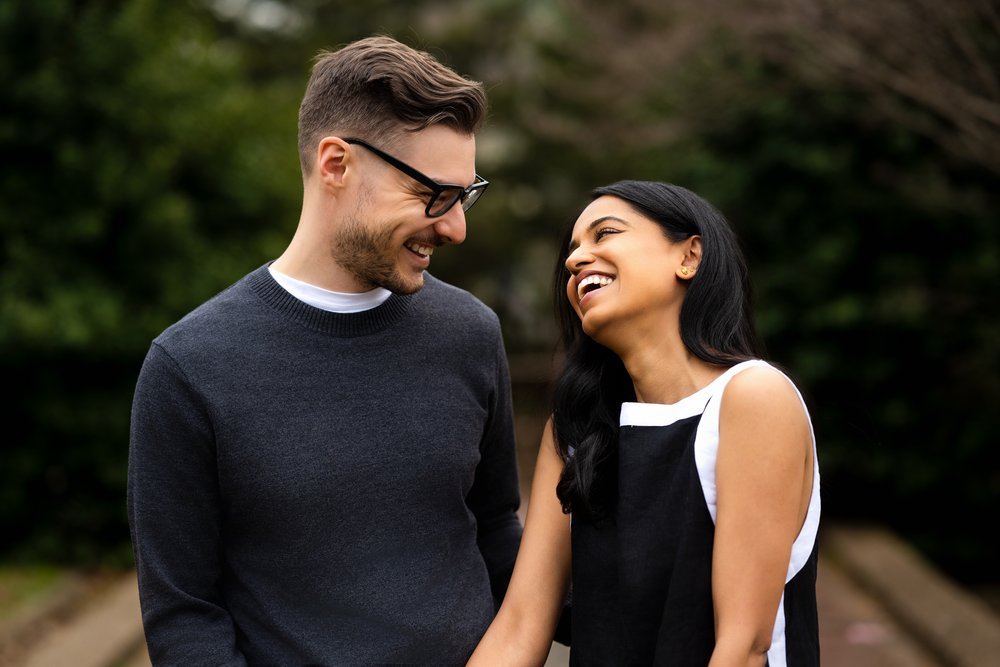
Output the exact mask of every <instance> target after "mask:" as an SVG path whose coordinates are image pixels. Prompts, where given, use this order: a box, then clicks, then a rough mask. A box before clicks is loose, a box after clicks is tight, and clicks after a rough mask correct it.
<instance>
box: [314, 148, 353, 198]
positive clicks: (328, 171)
mask: <svg viewBox="0 0 1000 667" xmlns="http://www.w3.org/2000/svg"><path fill="white" fill-rule="evenodd" d="M350 160H351V149H350V147H349V145H348V143H347V142H345V141H344V140H343V139H341V138H340V137H323V139H321V140H320V142H319V146H318V147H317V149H316V165H315V172H316V175H317V176H318V177H319V181H320V183H323V184H324V185H327V186H330V187H337V188H339V187H343V185H344V177H345V175H346V174H347V170H348V163H349V162H350Z"/></svg>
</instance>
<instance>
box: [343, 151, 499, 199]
mask: <svg viewBox="0 0 1000 667" xmlns="http://www.w3.org/2000/svg"><path fill="white" fill-rule="evenodd" d="M344 141H346V142H347V143H349V144H357V145H358V146H364V147H365V148H367V149H368V150H370V151H371V152H372V153H374V154H375V155H377V156H378V157H380V158H382V159H383V160H385V161H386V162H388V163H389V164H391V165H392V166H393V167H395V168H396V169H399V170H400V171H401V172H403V173H404V174H406V175H407V176H409V177H410V178H412V179H413V180H415V181H417V182H418V183H420V184H421V185H424V186H426V187H427V188H428V189H429V190H430V191H431V193H432V194H431V198H430V199H429V200H428V201H427V208H425V209H424V214H425V215H426V216H427V217H428V218H440V217H441V216H442V215H444V214H445V213H447V212H448V211H449V210H450V209H451V207H452V206H454V205H455V204H457V203H458V202H462V210H463V211H468V210H469V209H470V208H472V205H473V204H475V203H476V202H477V201H479V198H480V197H482V196H483V193H484V192H486V187H487V186H488V185H489V184H490V182H489V181H487V180H486V179H484V178H483V177H482V176H480V175H479V174H476V182H475V183H473V184H472V185H470V186H469V187H465V186H463V185H453V184H451V183H438V182H437V181H435V180H434V179H433V178H430V177H429V176H425V175H423V174H422V173H420V172H419V171H417V170H416V169H414V168H413V167H411V166H410V165H408V164H406V163H405V162H403V161H402V160H397V159H396V158H394V157H393V156H391V155H389V154H388V153H384V152H382V151H380V150H379V149H377V148H375V147H374V146H372V145H371V144H368V143H366V142H364V141H361V139H344Z"/></svg>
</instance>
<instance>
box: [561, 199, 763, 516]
mask: <svg viewBox="0 0 1000 667" xmlns="http://www.w3.org/2000/svg"><path fill="white" fill-rule="evenodd" d="M605 195H609V196H612V197H618V198H620V199H623V200H625V201H626V202H628V203H629V204H630V205H631V206H632V207H634V208H635V209H636V211H638V212H639V213H641V214H642V215H644V216H646V217H647V218H649V219H650V220H653V221H654V222H656V223H657V224H659V225H660V227H661V228H662V229H663V233H664V235H665V236H666V237H667V238H668V239H670V240H671V241H673V242H679V241H683V240H685V239H687V238H690V237H691V236H695V235H698V236H700V237H701V247H702V257H701V261H700V262H699V264H698V271H697V272H696V273H695V275H694V278H692V279H691V280H690V282H689V285H688V290H687V294H686V296H685V298H684V303H683V304H682V305H681V313H680V329H681V339H682V340H683V342H684V345H685V346H686V347H687V349H688V350H690V351H691V353H692V354H693V355H695V356H696V357H698V358H699V359H702V360H704V361H707V362H708V363H711V364H718V365H720V366H725V367H729V366H733V365H735V364H737V363H739V362H741V361H745V360H747V359H752V358H759V357H761V356H762V355H763V349H762V346H761V344H760V341H759V340H758V338H757V333H756V330H755V328H754V322H753V312H752V294H751V288H750V277H749V273H748V271H747V265H746V261H745V259H744V257H743V253H742V251H741V250H740V248H739V245H738V244H737V242H736V235H735V234H734V233H733V230H732V229H731V228H730V226H729V223H728V222H727V221H726V219H725V217H723V215H722V214H721V213H720V212H719V211H718V210H716V209H715V207H713V206H712V205H711V204H709V203H708V202H707V201H705V200H704V199H702V198H701V197H699V196H698V195H696V194H695V193H693V192H691V191H690V190H687V189H685V188H682V187H680V186H677V185H672V184H669V183H657V182H651V181H619V182H618V183H614V184H612V185H608V186H605V187H601V188H597V189H596V190H594V191H593V192H592V193H591V196H592V198H593V199H596V198H598V197H601V196H605ZM572 233H573V224H572V223H571V224H570V225H569V227H568V229H567V230H566V233H565V235H564V238H563V240H562V247H561V249H560V254H559V261H558V263H557V264H556V271H555V281H554V282H555V284H554V292H555V300H556V313H557V315H558V319H559V325H560V330H561V344H562V347H563V350H564V352H565V355H566V359H565V365H564V367H563V369H562V371H561V372H560V374H559V377H558V378H557V380H556V384H555V389H554V392H553V413H552V414H553V424H554V427H555V437H556V443H557V447H558V449H559V452H560V454H561V455H562V457H563V460H565V461H566V466H565V468H564V469H563V473H562V477H561V479H560V480H559V485H558V486H557V488H556V493H557V495H558V496H559V500H560V502H561V503H562V507H563V511H565V512H570V511H572V512H574V513H579V514H582V515H584V516H585V517H588V518H590V519H591V520H594V521H599V520H602V519H603V518H604V517H606V516H607V514H608V513H609V512H610V511H611V510H612V509H613V507H614V500H615V495H616V494H617V489H618V480H617V467H618V466H617V459H618V455H617V447H618V419H619V413H620V411H621V405H622V403H623V402H626V401H634V400H635V389H634V387H633V384H632V380H631V378H630V377H629V375H628V373H627V372H626V370H625V366H624V364H622V361H621V359H619V358H618V356H617V355H616V354H615V353H614V352H612V351H611V350H609V349H608V348H606V347H604V346H603V345H600V344H599V343H596V342H595V341H594V340H592V339H591V338H590V337H589V336H587V335H586V334H585V333H584V332H583V328H582V326H581V323H580V319H579V317H578V316H577V314H576V312H575V311H574V310H573V307H572V305H571V304H570V302H569V299H568V297H567V296H566V283H567V281H568V280H569V277H570V273H569V270H568V269H567V268H566V258H567V257H568V254H569V243H570V239H571V236H572Z"/></svg>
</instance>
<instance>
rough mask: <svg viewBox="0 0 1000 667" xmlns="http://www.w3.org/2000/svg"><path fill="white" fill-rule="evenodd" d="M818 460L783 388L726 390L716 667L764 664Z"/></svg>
mask: <svg viewBox="0 0 1000 667" xmlns="http://www.w3.org/2000/svg"><path fill="white" fill-rule="evenodd" d="M812 456H813V446H812V435H811V430H810V427H809V421H808V417H807V416H806V413H805V410H804V409H803V406H802V403H801V400H800V399H799V396H798V393H797V392H796V391H795V388H794V387H793V386H792V385H791V383H790V382H789V381H788V379H787V378H785V377H784V376H782V375H781V374H780V373H778V372H777V371H775V370H773V369H770V368H750V369H747V370H745V371H743V372H741V373H739V374H737V375H736V376H735V377H733V379H732V380H730V382H729V384H728V386H727V387H726V390H725V392H724V394H723V399H722V405H721V410H720V417H719V453H718V459H717V461H716V492H717V513H716V529H715V543H714V551H713V556H712V599H713V602H714V605H715V636H716V645H715V651H714V653H713V654H712V661H711V662H710V663H709V664H710V667H723V666H725V667H728V666H730V665H740V666H741V667H742V666H744V665H764V664H765V661H766V657H767V656H766V654H767V650H768V648H769V647H770V645H771V633H772V632H773V629H774V620H775V616H776V614H777V612H778V605H779V604H780V601H781V595H782V592H783V590H784V586H785V577H786V573H787V571H788V563H789V559H790V557H791V551H792V543H793V542H794V541H795V537H796V536H797V535H798V533H799V530H800V529H801V527H802V523H803V521H804V520H805V516H806V510H807V509H808V507H809V497H810V492H811V485H812V478H813V476H812Z"/></svg>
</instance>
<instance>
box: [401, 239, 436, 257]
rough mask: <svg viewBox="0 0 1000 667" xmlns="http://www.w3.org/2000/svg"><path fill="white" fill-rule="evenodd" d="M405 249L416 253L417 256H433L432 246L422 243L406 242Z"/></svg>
mask: <svg viewBox="0 0 1000 667" xmlns="http://www.w3.org/2000/svg"><path fill="white" fill-rule="evenodd" d="M405 245H406V247H407V248H409V249H410V250H412V251H413V252H415V253H417V254H418V255H423V256H424V257H430V256H431V255H433V254H434V246H432V245H424V244H423V243H417V242H416V241H408V242H407V243H406V244H405Z"/></svg>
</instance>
